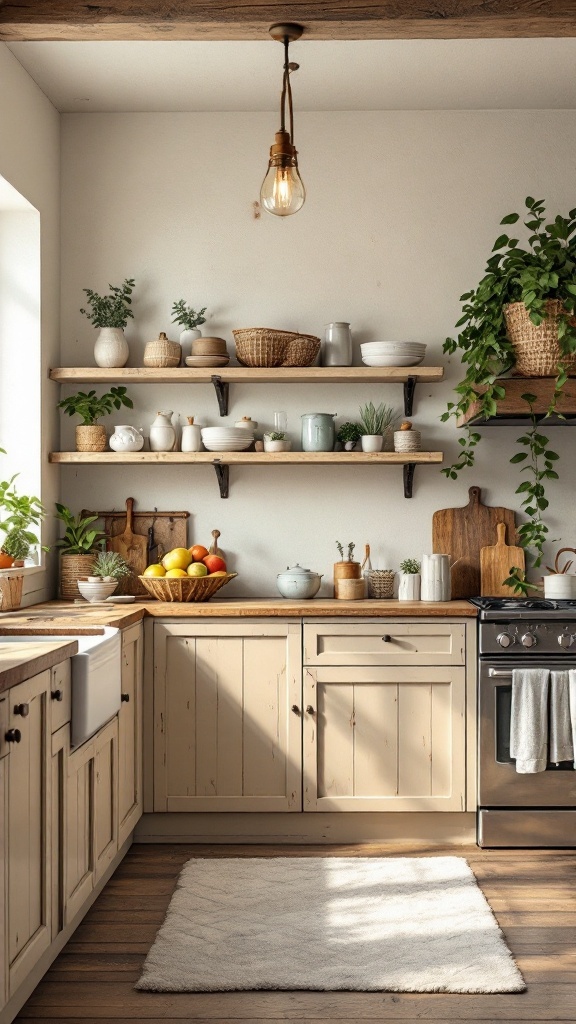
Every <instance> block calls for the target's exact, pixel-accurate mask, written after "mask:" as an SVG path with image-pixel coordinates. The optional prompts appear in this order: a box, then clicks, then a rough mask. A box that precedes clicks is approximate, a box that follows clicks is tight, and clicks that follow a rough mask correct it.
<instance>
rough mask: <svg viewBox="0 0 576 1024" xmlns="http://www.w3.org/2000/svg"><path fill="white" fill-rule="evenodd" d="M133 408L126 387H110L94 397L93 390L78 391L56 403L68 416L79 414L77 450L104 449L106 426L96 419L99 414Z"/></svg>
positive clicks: (96, 450) (97, 450) (105, 414)
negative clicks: (105, 391)
mask: <svg viewBox="0 0 576 1024" xmlns="http://www.w3.org/2000/svg"><path fill="white" fill-rule="evenodd" d="M123 405H124V406H126V408H127V409H132V408H133V402H132V399H131V398H128V395H127V394H126V388H123V387H113V388H110V391H108V392H107V393H106V394H105V395H101V396H100V398H97V397H96V392H95V391H88V392H85V391H79V392H78V394H77V395H71V396H70V398H63V399H62V401H61V402H59V403H58V408H59V409H64V411H65V412H66V413H68V416H80V417H81V418H82V423H81V424H80V425H79V426H77V427H76V451H77V452H103V451H104V450H105V449H106V443H107V441H106V427H104V426H103V425H102V424H101V423H97V422H96V421H97V420H99V419H100V417H101V416H107V415H109V414H110V413H111V412H112V410H113V409H121V408H122V406H123Z"/></svg>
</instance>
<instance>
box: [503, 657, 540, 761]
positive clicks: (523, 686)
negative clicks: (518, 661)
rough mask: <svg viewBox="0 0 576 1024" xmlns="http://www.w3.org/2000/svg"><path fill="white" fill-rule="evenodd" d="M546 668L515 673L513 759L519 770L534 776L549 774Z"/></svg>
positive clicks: (511, 730) (517, 670) (512, 721)
mask: <svg viewBox="0 0 576 1024" xmlns="http://www.w3.org/2000/svg"><path fill="white" fill-rule="evenodd" d="M549 682H550V672H549V671H548V669H547V668H515V669H514V670H513V672H512V709H511V713H510V756H511V757H514V758H516V771H517V772H519V774H521V775H534V774H535V773H536V772H543V771H546V764H547V760H548V758H547V753H548V688H549Z"/></svg>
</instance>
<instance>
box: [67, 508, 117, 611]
mask: <svg viewBox="0 0 576 1024" xmlns="http://www.w3.org/2000/svg"><path fill="white" fill-rule="evenodd" d="M56 518H57V519H59V520H60V521H61V522H62V523H64V526H65V531H64V536H63V537H61V538H60V540H57V541H56V545H55V546H56V547H57V548H60V550H61V556H60V597H61V598H62V599H63V600H65V601H75V600H76V598H78V597H80V591H79V590H78V580H79V579H82V578H83V577H88V576H91V575H93V569H94V564H95V562H96V558H97V556H98V553H99V552H101V550H102V545H103V543H104V541H105V539H106V538H105V534H104V533H103V532H102V531H101V530H97V529H94V526H93V524H94V523H95V522H96V520H97V519H98V516H82V515H81V513H78V515H76V516H75V515H74V514H73V513H72V512H71V510H70V509H69V508H68V507H67V506H66V505H62V504H59V503H58V502H57V503H56Z"/></svg>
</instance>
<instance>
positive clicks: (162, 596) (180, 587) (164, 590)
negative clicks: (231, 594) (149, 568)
mask: <svg viewBox="0 0 576 1024" xmlns="http://www.w3.org/2000/svg"><path fill="white" fill-rule="evenodd" d="M237 575H238V573H236V572H229V573H226V575H225V576H175V577H174V578H172V577H170V578H169V579H166V577H165V576H139V577H138V579H139V580H140V582H141V583H142V585H143V586H144V587H145V588H146V590H147V591H148V593H149V594H151V595H152V597H155V598H156V600H158V601H209V600H210V598H211V597H213V596H214V594H215V593H216V591H217V590H220V588H221V587H225V586H226V584H227V583H230V580H233V579H234V577H235V576H237Z"/></svg>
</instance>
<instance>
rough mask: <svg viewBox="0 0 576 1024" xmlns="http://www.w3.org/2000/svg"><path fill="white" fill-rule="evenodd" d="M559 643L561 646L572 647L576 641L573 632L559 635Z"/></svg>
mask: <svg viewBox="0 0 576 1024" xmlns="http://www.w3.org/2000/svg"><path fill="white" fill-rule="evenodd" d="M558 643H559V644H560V647H571V646H572V644H573V643H574V637H573V636H572V634H571V633H561V634H560V636H559V637H558Z"/></svg>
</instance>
